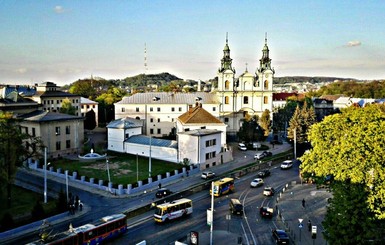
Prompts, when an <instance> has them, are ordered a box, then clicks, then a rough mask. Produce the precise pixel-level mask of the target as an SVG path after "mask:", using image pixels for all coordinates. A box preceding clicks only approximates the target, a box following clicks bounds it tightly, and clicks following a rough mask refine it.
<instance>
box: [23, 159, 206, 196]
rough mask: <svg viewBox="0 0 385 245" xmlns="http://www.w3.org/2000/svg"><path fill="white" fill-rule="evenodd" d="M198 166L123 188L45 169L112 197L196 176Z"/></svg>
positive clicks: (75, 174)
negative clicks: (188, 176)
mask: <svg viewBox="0 0 385 245" xmlns="http://www.w3.org/2000/svg"><path fill="white" fill-rule="evenodd" d="M29 168H30V169H33V170H36V171H38V172H41V173H43V174H44V168H40V167H39V165H38V164H37V163H30V164H29ZM199 172H200V169H199V166H193V165H191V166H188V167H183V168H182V169H181V171H180V170H178V169H176V170H174V172H166V176H162V175H161V174H159V175H157V176H156V178H155V179H154V178H152V177H151V178H148V179H147V180H145V181H143V180H139V181H138V182H136V183H134V184H127V185H126V186H124V185H123V184H118V185H116V186H117V187H115V185H114V184H113V183H112V182H108V181H107V182H105V181H104V180H96V179H95V178H89V179H88V178H86V176H78V173H77V172H73V173H70V172H69V171H68V170H64V171H63V170H62V169H61V168H59V169H56V170H55V169H54V168H53V167H49V168H47V175H52V176H56V177H59V178H62V179H63V180H65V181H73V182H77V183H80V184H82V185H87V186H89V187H91V188H96V189H100V190H103V191H108V192H110V193H111V194H114V195H130V194H136V193H141V192H143V191H145V190H148V189H151V188H155V187H157V186H158V185H159V183H161V184H162V185H163V184H165V183H169V182H172V181H175V180H177V179H180V178H183V177H185V176H187V174H196V173H199Z"/></svg>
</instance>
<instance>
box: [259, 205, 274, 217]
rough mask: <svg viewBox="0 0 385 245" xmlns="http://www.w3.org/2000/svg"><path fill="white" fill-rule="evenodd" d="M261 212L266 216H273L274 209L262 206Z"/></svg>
mask: <svg viewBox="0 0 385 245" xmlns="http://www.w3.org/2000/svg"><path fill="white" fill-rule="evenodd" d="M259 213H260V214H261V216H262V217H264V218H273V214H274V209H272V208H269V207H261V208H260V209H259Z"/></svg>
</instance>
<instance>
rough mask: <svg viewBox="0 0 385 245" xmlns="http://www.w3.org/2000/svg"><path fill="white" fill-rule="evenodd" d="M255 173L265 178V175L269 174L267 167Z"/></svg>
mask: <svg viewBox="0 0 385 245" xmlns="http://www.w3.org/2000/svg"><path fill="white" fill-rule="evenodd" d="M257 175H258V177H260V178H265V177H267V176H270V170H268V169H264V170H261V171H259V172H258V174H257Z"/></svg>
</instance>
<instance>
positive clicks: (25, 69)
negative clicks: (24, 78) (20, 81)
mask: <svg viewBox="0 0 385 245" xmlns="http://www.w3.org/2000/svg"><path fill="white" fill-rule="evenodd" d="M15 71H16V72H17V73H21V74H23V73H26V72H27V68H18V69H16V70H15Z"/></svg>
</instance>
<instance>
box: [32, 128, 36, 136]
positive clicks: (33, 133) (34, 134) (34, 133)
mask: <svg viewBox="0 0 385 245" xmlns="http://www.w3.org/2000/svg"><path fill="white" fill-rule="evenodd" d="M32 136H34V137H35V136H36V129H35V128H32Z"/></svg>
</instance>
